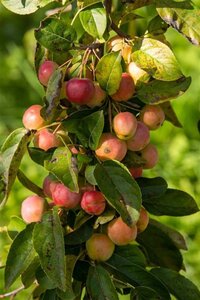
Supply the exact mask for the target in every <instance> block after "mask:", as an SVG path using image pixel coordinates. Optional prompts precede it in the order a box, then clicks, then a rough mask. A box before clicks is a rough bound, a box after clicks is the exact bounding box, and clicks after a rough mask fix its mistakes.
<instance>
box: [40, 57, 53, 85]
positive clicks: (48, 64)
mask: <svg viewBox="0 0 200 300" xmlns="http://www.w3.org/2000/svg"><path fill="white" fill-rule="evenodd" d="M57 68H58V64H57V63H56V62H54V61H51V60H46V61H45V62H43V63H42V64H41V65H40V67H39V70H38V79H39V81H40V83H41V84H43V85H44V86H47V85H48V82H49V78H50V77H51V75H52V74H53V72H54V71H55V70H56V69H57Z"/></svg>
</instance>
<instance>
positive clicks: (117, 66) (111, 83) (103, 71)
mask: <svg viewBox="0 0 200 300" xmlns="http://www.w3.org/2000/svg"><path fill="white" fill-rule="evenodd" d="M121 77H122V66H121V54H120V52H112V53H109V54H106V55H104V56H103V57H102V58H101V59H100V60H99V62H98V64H97V66H96V79H97V81H98V83H99V84H100V86H101V87H102V89H103V90H105V91H107V92H108V94H109V95H113V94H114V93H115V92H116V91H117V90H118V88H119V85H120V81H121Z"/></svg>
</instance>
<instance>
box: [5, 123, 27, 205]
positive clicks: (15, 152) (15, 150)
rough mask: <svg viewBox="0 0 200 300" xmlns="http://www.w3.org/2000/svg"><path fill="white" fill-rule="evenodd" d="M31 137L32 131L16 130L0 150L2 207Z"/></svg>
mask: <svg viewBox="0 0 200 300" xmlns="http://www.w3.org/2000/svg"><path fill="white" fill-rule="evenodd" d="M32 137H33V131H30V130H27V129H25V128H18V129H16V130H15V131H13V132H12V133H11V134H10V135H9V136H8V137H7V139H6V141H5V142H4V144H3V146H2V148H1V152H2V155H1V159H2V166H3V174H2V182H1V185H0V187H1V189H2V190H1V194H0V195H1V198H0V203H1V205H0V206H3V205H4V204H5V203H6V201H7V198H8V195H9V193H10V190H11V188H12V185H13V183H14V181H15V178H16V176H17V172H18V168H19V166H20V163H21V160H22V158H23V156H24V154H25V151H26V150H27V145H28V143H29V142H30V141H31V139H32Z"/></svg>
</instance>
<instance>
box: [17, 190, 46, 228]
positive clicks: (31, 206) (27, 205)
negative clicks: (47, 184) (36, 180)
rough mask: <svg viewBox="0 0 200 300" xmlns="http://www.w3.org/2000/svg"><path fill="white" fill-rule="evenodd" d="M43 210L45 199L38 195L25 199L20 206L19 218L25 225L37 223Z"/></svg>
mask: <svg viewBox="0 0 200 300" xmlns="http://www.w3.org/2000/svg"><path fill="white" fill-rule="evenodd" d="M44 209H45V199H44V198H42V197H39V196H38V195H32V196H29V197H27V198H26V199H25V200H24V201H23V202H22V205H21V216H22V219H23V220H24V221H25V222H26V223H32V222H39V221H40V220H41V218H42V215H43V213H44Z"/></svg>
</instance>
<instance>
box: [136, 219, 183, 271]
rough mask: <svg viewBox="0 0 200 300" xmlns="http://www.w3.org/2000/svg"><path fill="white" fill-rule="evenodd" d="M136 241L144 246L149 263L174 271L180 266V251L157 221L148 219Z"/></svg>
mask: <svg viewBox="0 0 200 300" xmlns="http://www.w3.org/2000/svg"><path fill="white" fill-rule="evenodd" d="M137 241H138V243H140V244H141V245H142V246H143V247H144V249H145V251H146V253H147V254H148V258H149V260H150V262H151V263H153V264H155V265H157V266H161V267H167V268H171V269H173V270H176V271H179V270H180V269H181V268H182V266H183V259H182V256H181V253H180V251H179V250H178V248H177V247H176V246H175V243H174V242H173V241H172V240H171V238H170V237H169V236H168V234H166V232H165V231H163V230H162V228H160V227H159V226H157V223H154V222H151V221H150V222H149V224H148V226H147V228H146V229H145V231H143V232H142V233H140V234H138V236H137Z"/></svg>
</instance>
